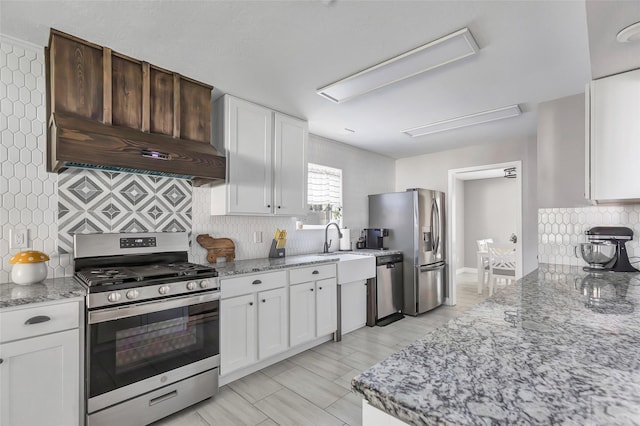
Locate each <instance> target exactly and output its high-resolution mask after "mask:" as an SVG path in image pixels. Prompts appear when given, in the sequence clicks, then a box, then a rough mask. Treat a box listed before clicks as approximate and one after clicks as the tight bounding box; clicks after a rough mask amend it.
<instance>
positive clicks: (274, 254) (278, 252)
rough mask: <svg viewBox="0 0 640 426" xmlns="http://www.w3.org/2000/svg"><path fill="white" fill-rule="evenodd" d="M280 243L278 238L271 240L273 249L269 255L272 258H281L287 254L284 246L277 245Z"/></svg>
mask: <svg viewBox="0 0 640 426" xmlns="http://www.w3.org/2000/svg"><path fill="white" fill-rule="evenodd" d="M277 244H278V241H277V240H275V239H274V240H273V241H271V250H269V257H270V258H279V257H284V256H285V251H284V247H283V248H277V247H276V245H277Z"/></svg>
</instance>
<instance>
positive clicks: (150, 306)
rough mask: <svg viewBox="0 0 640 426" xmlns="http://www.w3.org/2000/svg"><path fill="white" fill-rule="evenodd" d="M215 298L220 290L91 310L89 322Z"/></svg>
mask: <svg viewBox="0 0 640 426" xmlns="http://www.w3.org/2000/svg"><path fill="white" fill-rule="evenodd" d="M214 300H220V292H219V291H216V292H213V293H206V294H201V295H198V296H186V297H174V298H172V299H167V300H152V301H149V302H144V303H138V304H136V305H127V306H120V307H117V308H110V309H103V310H98V311H90V312H89V314H88V322H89V324H98V323H101V322H106V321H113V320H117V319H121V318H129V317H135V316H136V315H144V314H150V313H153V312H160V311H165V310H167V309H173V308H182V307H184V306H189V305H197V304H199V303H206V302H212V301H214Z"/></svg>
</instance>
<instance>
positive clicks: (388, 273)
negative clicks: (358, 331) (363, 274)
mask: <svg viewBox="0 0 640 426" xmlns="http://www.w3.org/2000/svg"><path fill="white" fill-rule="evenodd" d="M402 283H403V270H402V255H401V254H389V255H385V256H377V257H376V304H375V306H376V312H375V318H376V324H378V325H381V326H384V325H387V324H391V323H392V322H394V321H397V320H399V319H402V318H403V317H404V315H402V313H401V312H402V308H403V305H404V299H403V288H402Z"/></svg>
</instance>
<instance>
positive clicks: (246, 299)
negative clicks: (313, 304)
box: [220, 271, 289, 375]
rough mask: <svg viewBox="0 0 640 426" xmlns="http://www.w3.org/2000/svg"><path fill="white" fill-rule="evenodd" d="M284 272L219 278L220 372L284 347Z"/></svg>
mask: <svg viewBox="0 0 640 426" xmlns="http://www.w3.org/2000/svg"><path fill="white" fill-rule="evenodd" d="M286 284H287V273H286V272H285V271H278V272H269V273H264V274H261V275H244V276H239V277H233V278H225V279H222V280H221V281H220V287H221V288H220V293H221V298H222V299H221V300H220V373H221V374H223V375H226V374H228V373H230V372H232V371H236V370H239V369H241V368H244V367H247V366H250V365H252V364H255V363H256V362H258V361H260V360H263V359H265V358H268V357H270V356H273V355H275V354H278V353H280V352H283V351H285V350H287V348H288V347H289V333H288V331H289V323H288V311H287V290H286Z"/></svg>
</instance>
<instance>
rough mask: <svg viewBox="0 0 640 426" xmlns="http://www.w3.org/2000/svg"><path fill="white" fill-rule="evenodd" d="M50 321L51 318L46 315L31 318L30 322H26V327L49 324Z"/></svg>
mask: <svg viewBox="0 0 640 426" xmlns="http://www.w3.org/2000/svg"><path fill="white" fill-rule="evenodd" d="M50 319H51V317H48V316H46V315H38V316H35V317H31V318H29V319H28V320H26V321H25V322H24V325H31V324H39V323H41V322H47V321H49V320H50Z"/></svg>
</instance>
